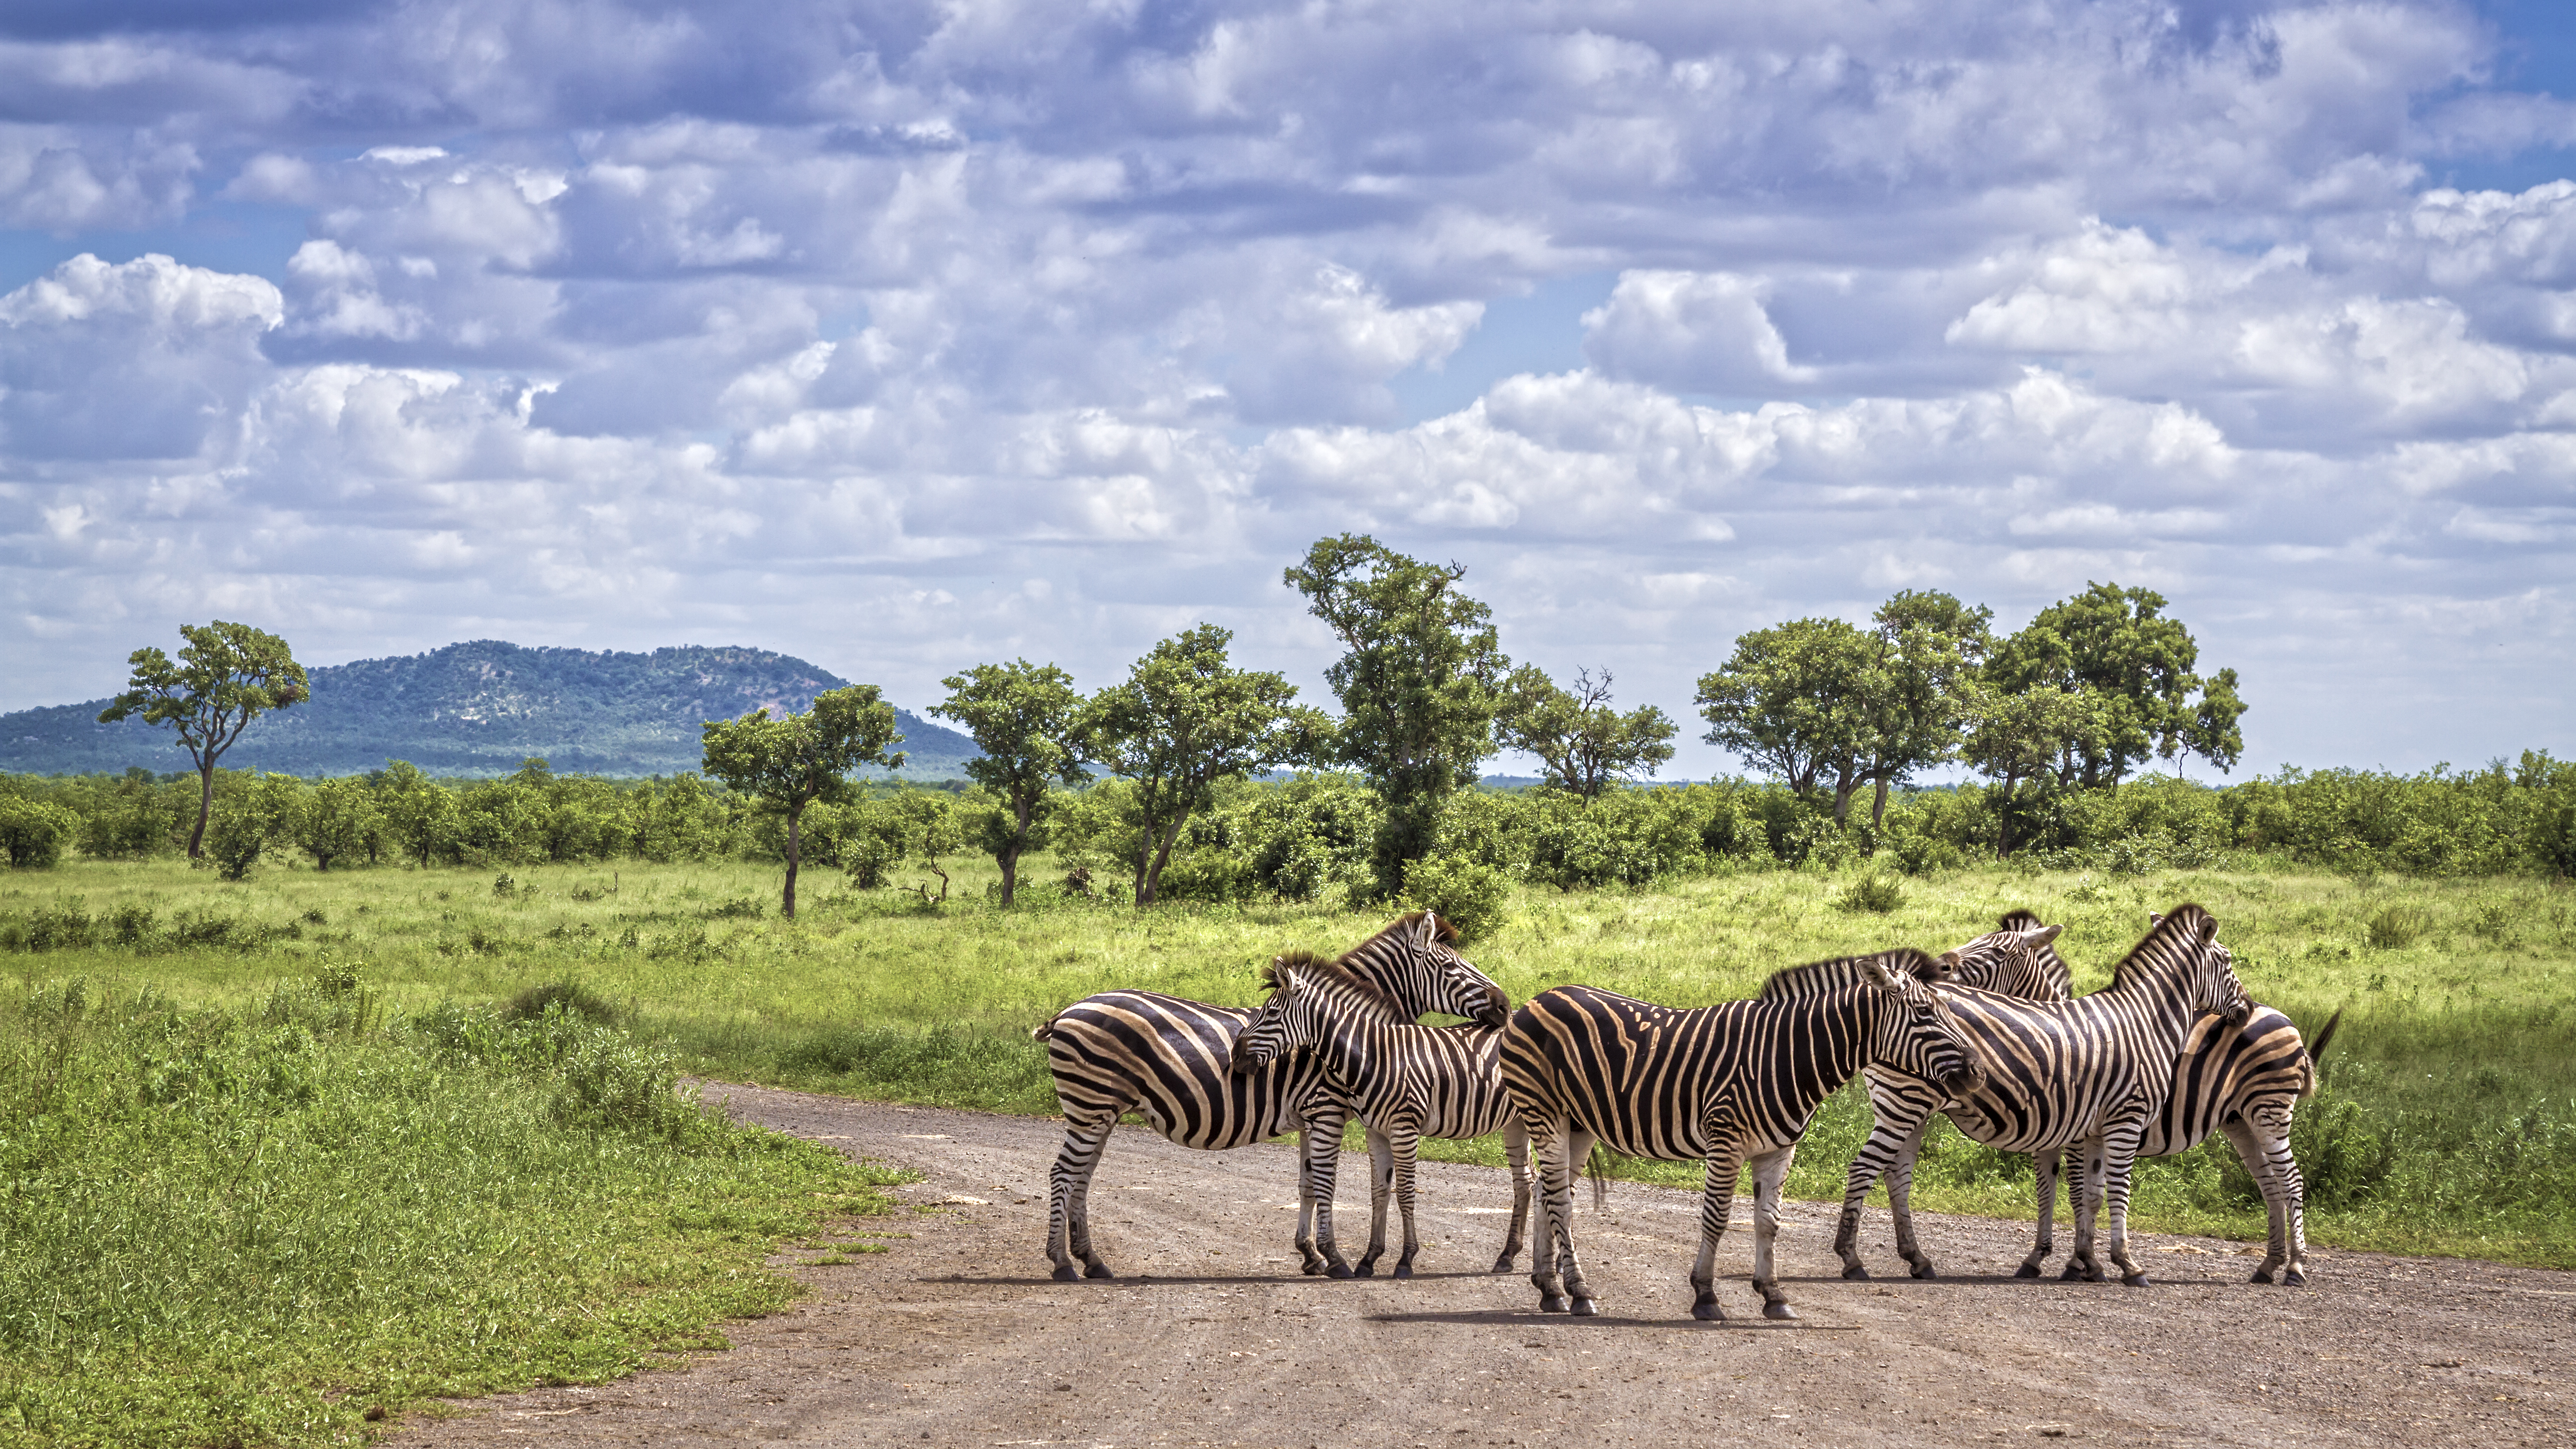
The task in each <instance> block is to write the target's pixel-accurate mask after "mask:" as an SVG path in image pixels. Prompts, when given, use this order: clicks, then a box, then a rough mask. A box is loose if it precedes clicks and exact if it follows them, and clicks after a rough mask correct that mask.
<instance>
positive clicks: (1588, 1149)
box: [1557, 1125, 1601, 1318]
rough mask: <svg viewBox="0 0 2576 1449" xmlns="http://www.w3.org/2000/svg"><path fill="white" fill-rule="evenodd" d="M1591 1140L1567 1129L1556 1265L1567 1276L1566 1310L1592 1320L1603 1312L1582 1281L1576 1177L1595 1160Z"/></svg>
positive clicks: (1580, 1130)
mask: <svg viewBox="0 0 2576 1449" xmlns="http://www.w3.org/2000/svg"><path fill="white" fill-rule="evenodd" d="M1592 1141H1593V1137H1592V1133H1591V1132H1590V1131H1588V1130H1586V1129H1584V1128H1581V1127H1575V1126H1571V1125H1569V1126H1568V1127H1567V1128H1566V1133H1565V1193H1564V1196H1563V1197H1562V1198H1561V1199H1560V1200H1559V1207H1558V1209H1557V1223H1558V1226H1559V1227H1561V1228H1562V1229H1563V1230H1564V1234H1565V1238H1564V1241H1563V1243H1562V1245H1561V1246H1562V1248H1563V1251H1562V1252H1561V1253H1559V1254H1558V1257H1557V1265H1558V1267H1559V1269H1560V1270H1561V1271H1562V1272H1563V1274H1564V1277H1565V1296H1566V1300H1567V1306H1566V1311H1567V1312H1569V1313H1571V1314H1573V1315H1574V1316H1575V1317H1577V1318H1589V1317H1591V1316H1592V1315H1593V1314H1596V1313H1598V1312H1600V1311H1601V1307H1600V1305H1599V1304H1598V1303H1596V1302H1595V1301H1594V1300H1593V1297H1592V1285H1591V1284H1589V1283H1586V1282H1584V1281H1583V1260H1582V1259H1580V1258H1578V1257H1576V1256H1575V1254H1574V1174H1575V1173H1576V1172H1578V1171H1580V1170H1582V1168H1583V1165H1584V1164H1585V1163H1588V1162H1590V1161H1591V1160H1592Z"/></svg>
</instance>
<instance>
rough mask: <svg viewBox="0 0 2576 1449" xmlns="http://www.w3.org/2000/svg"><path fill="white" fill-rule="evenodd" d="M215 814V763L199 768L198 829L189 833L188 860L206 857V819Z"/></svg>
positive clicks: (211, 762)
mask: <svg viewBox="0 0 2576 1449" xmlns="http://www.w3.org/2000/svg"><path fill="white" fill-rule="evenodd" d="M213 813H215V762H214V761H213V760H212V759H209V760H207V761H206V762H205V763H204V764H202V765H199V766H198V767H197V828H196V829H195V830H192V831H190V832H189V833H188V858H189V859H190V860H203V859H205V857H206V817H207V816H209V815H212V814H213Z"/></svg>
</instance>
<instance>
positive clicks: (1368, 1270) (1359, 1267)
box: [1351, 1262, 1377, 1278]
mask: <svg viewBox="0 0 2576 1449" xmlns="http://www.w3.org/2000/svg"><path fill="white" fill-rule="evenodd" d="M1351 1276H1352V1277H1354V1278H1374V1277H1376V1276H1377V1264H1375V1263H1365V1262H1363V1263H1353V1264H1352V1265H1351Z"/></svg>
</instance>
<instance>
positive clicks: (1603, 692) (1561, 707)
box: [1494, 664, 1679, 800]
mask: <svg viewBox="0 0 2576 1449" xmlns="http://www.w3.org/2000/svg"><path fill="white" fill-rule="evenodd" d="M1678 729H1679V726H1677V725H1675V724H1674V723H1673V720H1672V716H1670V715H1667V714H1665V713H1664V712H1663V711H1662V710H1660V709H1657V708H1656V707H1655V706H1653V705H1651V704H1648V705H1640V706H1639V707H1637V708H1636V709H1633V710H1630V711H1629V712H1628V713H1626V714H1621V713H1619V712H1618V711H1617V710H1615V709H1612V708H1611V707H1610V671H1609V670H1607V669H1605V670H1602V671H1601V677H1600V678H1599V679H1595V678H1593V677H1592V671H1590V670H1588V669H1584V670H1577V671H1576V672H1575V675H1574V688H1573V689H1572V690H1570V691H1569V690H1566V689H1563V688H1560V687H1559V686H1558V685H1557V683H1556V681H1554V680H1552V679H1550V678H1548V677H1547V675H1546V674H1545V673H1543V672H1541V671H1540V670H1539V669H1538V667H1537V666H1535V665H1529V664H1524V665H1522V666H1521V667H1520V668H1518V669H1515V670H1513V671H1512V672H1511V675H1510V677H1508V678H1506V679H1505V680H1504V681H1503V687H1502V690H1501V695H1500V700H1499V707H1498V709H1497V710H1496V712H1495V715H1494V734H1495V738H1496V739H1498V740H1500V741H1501V742H1502V745H1503V747H1504V748H1506V749H1513V750H1520V751H1523V752H1525V753H1528V754H1532V755H1536V756H1538V758H1539V763H1540V764H1541V765H1542V766H1544V767H1545V769H1546V771H1547V782H1548V786H1549V788H1551V789H1556V790H1562V791H1564V792H1565V793H1567V794H1569V795H1576V796H1580V797H1581V798H1583V799H1585V800H1592V799H1597V798H1598V797H1599V796H1600V794H1601V792H1602V791H1604V790H1607V789H1609V788H1610V784H1611V782H1612V781H1613V780H1617V779H1633V778H1635V777H1636V776H1638V775H1651V774H1653V773H1654V772H1655V770H1656V768H1657V767H1658V766H1661V765H1662V764H1664V763H1665V762H1666V761H1668V760H1670V759H1672V757H1673V745H1672V739H1673V735H1674V734H1675V733H1676V732H1677V731H1678Z"/></svg>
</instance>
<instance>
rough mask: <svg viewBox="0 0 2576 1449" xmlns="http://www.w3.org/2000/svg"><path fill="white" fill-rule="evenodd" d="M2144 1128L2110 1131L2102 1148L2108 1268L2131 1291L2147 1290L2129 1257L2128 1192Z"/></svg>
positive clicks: (2143, 1276)
mask: <svg viewBox="0 0 2576 1449" xmlns="http://www.w3.org/2000/svg"><path fill="white" fill-rule="evenodd" d="M2146 1125H2147V1124H2146V1123H2145V1122H2144V1121H2143V1120H2140V1121H2133V1122H2128V1123H2124V1124H2122V1125H2120V1126H2117V1127H2114V1128H2112V1129H2111V1132H2110V1135H2109V1137H2108V1138H2107V1139H2106V1140H2105V1142H2104V1144H2103V1156H2104V1158H2105V1164H2104V1165H2105V1168H2106V1172H2105V1176H2106V1177H2107V1178H2108V1179H2109V1182H2108V1187H2109V1193H2110V1200H2111V1212H2110V1218H2111V1264H2112V1266H2114V1267H2116V1268H2118V1269H2119V1270H2120V1281H2121V1282H2123V1283H2126V1284H2128V1285H2129V1286H2130V1287H2132V1288H2144V1287H2146V1286H2147V1270H2146V1269H2144V1268H2141V1267H2139V1266H2138V1264H2137V1261H2136V1260H2135V1259H2133V1258H2131V1257H2130V1256H2129V1188H2130V1185H2131V1183H2132V1182H2133V1181H2134V1179H2135V1177H2136V1174H2137V1168H2138V1137H2139V1135H2140V1134H2141V1133H2142V1132H2144V1131H2145V1130H2146Z"/></svg>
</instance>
